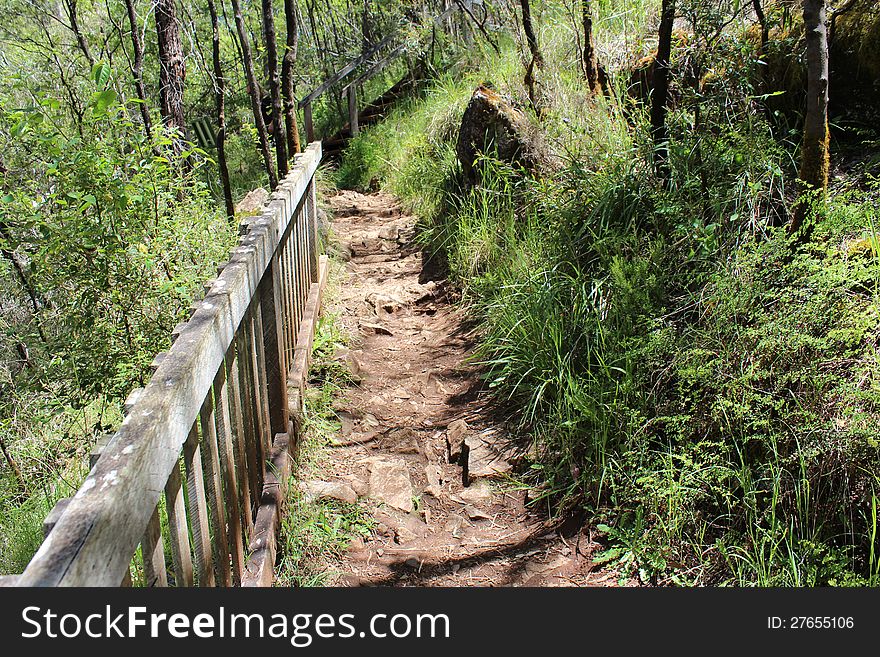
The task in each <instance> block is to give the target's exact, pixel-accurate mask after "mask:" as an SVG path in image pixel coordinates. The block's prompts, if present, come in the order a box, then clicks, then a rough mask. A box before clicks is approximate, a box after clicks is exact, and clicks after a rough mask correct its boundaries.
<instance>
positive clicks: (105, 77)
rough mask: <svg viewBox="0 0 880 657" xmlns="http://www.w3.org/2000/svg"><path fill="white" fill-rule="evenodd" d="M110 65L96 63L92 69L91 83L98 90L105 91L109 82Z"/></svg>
mask: <svg viewBox="0 0 880 657" xmlns="http://www.w3.org/2000/svg"><path fill="white" fill-rule="evenodd" d="M110 73H111V71H110V64H108V63H107V62H98V63H97V64H95V65H94V66H93V67H92V81H93V82H94V83H95V86H96V87H98V89H106V88H107V83H108V82H109V81H110Z"/></svg>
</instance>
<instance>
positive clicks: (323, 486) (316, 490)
mask: <svg viewBox="0 0 880 657" xmlns="http://www.w3.org/2000/svg"><path fill="white" fill-rule="evenodd" d="M299 488H300V490H301V491H302V492H303V495H305V498H306V500H307V501H308V502H316V501H318V500H328V499H333V500H339V501H341V502H348V503H349V504H356V503H357V500H358V496H357V493H355V492H354V489H353V488H352V487H351V486H349V485H348V484H343V483H341V482H338V481H318V480H311V481H301V482H299Z"/></svg>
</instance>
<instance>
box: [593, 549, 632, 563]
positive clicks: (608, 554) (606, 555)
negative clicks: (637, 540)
mask: <svg viewBox="0 0 880 657" xmlns="http://www.w3.org/2000/svg"><path fill="white" fill-rule="evenodd" d="M624 552H625V551H624V550H623V549H622V548H611V549H610V550H605V551H604V552H600V553H599V554H595V555H593V563H594V564H595V565H597V566H598V565H600V564H603V563H608V562H609V561H614V560H615V559H618V558H620V557H621V556H622V555H623V554H624Z"/></svg>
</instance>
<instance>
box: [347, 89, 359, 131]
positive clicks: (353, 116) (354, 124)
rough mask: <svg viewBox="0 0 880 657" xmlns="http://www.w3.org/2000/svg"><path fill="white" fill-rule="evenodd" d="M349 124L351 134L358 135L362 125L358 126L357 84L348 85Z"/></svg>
mask: <svg viewBox="0 0 880 657" xmlns="http://www.w3.org/2000/svg"><path fill="white" fill-rule="evenodd" d="M348 125H349V128H350V132H351V136H352V137H357V136H358V133H359V132H360V127H359V126H358V94H357V85H356V84H352V85H350V86H349V87H348Z"/></svg>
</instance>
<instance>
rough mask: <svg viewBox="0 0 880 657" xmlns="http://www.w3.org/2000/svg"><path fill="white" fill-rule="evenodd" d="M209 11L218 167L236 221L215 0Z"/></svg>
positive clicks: (229, 213) (231, 216)
mask: <svg viewBox="0 0 880 657" xmlns="http://www.w3.org/2000/svg"><path fill="white" fill-rule="evenodd" d="M129 1H130V0H129ZM208 12H209V13H210V14H211V29H212V42H211V43H212V48H211V52H212V59H213V63H214V98H215V103H216V106H217V167H218V168H219V169H220V182H221V184H222V185H223V201H224V202H225V204H226V216H227V217H228V218H229V220H230V221H235V205H234V204H233V202H232V186H231V185H230V183H229V167H228V166H227V165H226V99H225V98H224V94H225V91H226V80H225V79H224V77H223V66H222V64H221V63H220V27H219V25H218V22H217V11H216V9H215V8H214V0H208Z"/></svg>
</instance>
